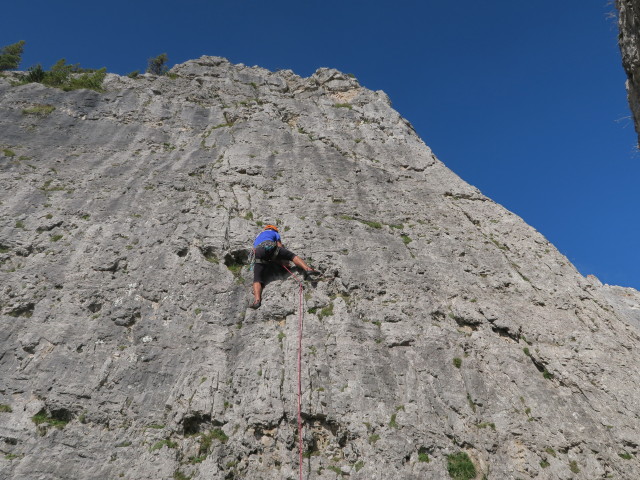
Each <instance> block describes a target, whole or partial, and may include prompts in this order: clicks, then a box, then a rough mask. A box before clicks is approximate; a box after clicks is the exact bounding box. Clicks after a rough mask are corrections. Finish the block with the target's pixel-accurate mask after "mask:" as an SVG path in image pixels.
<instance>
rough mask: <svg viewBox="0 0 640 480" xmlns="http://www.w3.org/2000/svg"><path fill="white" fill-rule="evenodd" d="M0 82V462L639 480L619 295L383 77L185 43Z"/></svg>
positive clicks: (12, 467)
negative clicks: (139, 65) (127, 72)
mask: <svg viewBox="0 0 640 480" xmlns="http://www.w3.org/2000/svg"><path fill="white" fill-rule="evenodd" d="M11 80H12V79H11V78H0V152H1V153H0V322H1V328H0V452H2V454H3V455H2V456H0V478H2V479H4V478H10V479H12V480H34V479H38V480H59V479H108V480H112V479H121V478H122V479H125V480H134V479H135V480H141V479H149V480H151V479H153V480H157V479H172V478H173V479H184V478H190V479H192V480H205V479H206V480H210V479H216V480H217V479H221V480H222V479H225V480H230V479H240V478H246V479H270V480H282V479H293V478H297V472H298V454H297V444H296V428H297V422H296V416H297V412H296V405H297V398H296V387H297V376H296V352H297V341H296V340H297V306H298V300H299V299H298V297H297V290H298V289H297V284H296V283H295V282H294V281H293V280H291V278H289V276H288V275H287V274H286V272H284V271H283V270H282V269H275V270H274V271H273V272H272V277H271V278H270V280H269V283H268V284H267V286H266V290H265V296H264V302H263V306H262V307H261V308H260V309H259V310H257V311H254V310H250V309H247V301H248V300H249V288H250V283H251V273H250V272H248V271H247V270H246V269H243V268H241V267H242V263H243V261H244V260H245V259H246V256H247V252H248V248H249V246H250V244H251V241H252V240H253V238H254V236H255V235H256V234H257V233H258V232H259V231H260V227H261V225H262V224H263V223H274V222H275V223H277V224H278V225H280V227H281V231H282V234H283V237H284V241H285V243H286V245H287V246H288V247H289V248H291V250H293V251H294V252H296V253H298V254H300V255H302V256H304V257H305V258H307V259H308V260H309V261H310V263H311V264H312V265H314V266H317V267H318V268H320V269H322V270H323V271H324V272H325V274H324V276H323V277H322V278H321V279H319V280H318V281H316V282H309V283H308V284H307V285H306V288H305V294H304V298H303V301H304V309H303V311H304V315H305V318H304V333H305V336H304V342H303V355H302V365H303V375H302V378H303V398H302V414H303V418H304V442H305V443H304V444H305V453H306V455H305V463H304V471H305V479H314V480H315V479H325V480H335V479H336V478H346V477H347V476H348V478H351V479H354V480H358V479H359V480H365V479H366V480H371V479H383V478H384V479H403V480H411V479H414V480H419V479H425V478H434V479H442V478H447V477H448V473H447V472H448V470H449V465H450V463H451V462H452V461H453V460H452V459H456V458H457V459H459V458H461V457H462V454H465V455H466V456H467V457H468V459H469V460H468V462H473V464H474V468H475V469H476V471H477V472H478V478H482V477H483V475H484V476H486V477H487V478H491V479H493V478H495V479H506V478H521V479H525V478H553V479H570V478H571V479H573V478H585V479H587V478H589V479H592V478H607V477H609V478H621V479H637V478H640V461H639V460H638V455H639V454H640V451H639V446H638V431H640V418H639V415H638V391H640V377H639V375H638V372H639V371H640V355H639V354H638V352H639V351H640V336H639V335H638V330H637V325H638V322H639V321H640V319H638V313H637V312H639V311H640V309H639V304H640V302H639V301H638V297H637V296H636V294H637V292H635V291H632V290H630V289H629V290H619V289H605V288H604V287H603V286H602V285H601V284H599V282H598V281H597V279H594V278H584V277H582V276H581V275H580V273H579V272H578V271H576V269H575V268H574V267H573V266H572V265H571V264H570V262H569V261H568V260H567V259H566V258H565V257H564V256H563V255H562V254H561V253H560V252H558V251H557V250H556V249H555V248H554V247H553V245H551V244H550V243H549V242H548V241H547V240H546V239H545V238H544V237H542V235H540V234H539V233H538V232H536V231H535V230H534V229H533V228H531V227H530V226H528V225H527V224H525V223H524V222H523V221H522V219H520V218H518V217H517V216H516V215H514V214H513V213H511V212H508V211H507V210H505V209H504V208H502V207H501V206H500V205H497V204H496V203H495V202H493V201H491V200H490V199H489V198H487V197H485V196H484V195H482V194H481V193H480V192H479V191H478V190H477V189H475V188H473V187H472V186H470V185H468V184H466V183H464V182H463V181H462V180H461V179H460V178H459V177H457V176H456V175H455V174H454V173H453V172H451V171H450V170H448V169H447V168H446V167H445V166H444V165H443V164H442V163H441V162H440V161H439V160H437V159H436V158H435V157H434V155H433V153H432V152H431V151H430V149H429V148H428V147H427V146H426V145H425V144H424V143H423V142H422V141H421V140H420V139H419V138H418V137H417V135H416V134H415V132H414V131H413V129H412V128H411V125H410V124H409V123H408V122H407V121H406V120H404V119H403V118H402V117H401V116H400V115H399V114H398V113H397V112H396V111H394V110H393V109H392V108H391V106H390V102H389V99H388V98H387V96H386V95H385V94H384V93H383V92H372V91H370V90H367V89H365V88H362V87H361V86H360V85H359V84H358V82H357V81H356V80H355V79H353V78H351V77H350V76H348V75H344V74H342V73H340V72H338V71H335V70H329V69H320V70H318V71H317V72H316V73H315V74H314V75H312V76H311V77H310V78H301V77H299V76H297V75H295V74H294V73H293V72H290V71H279V72H269V71H267V70H265V69H261V68H258V67H252V68H249V67H245V66H243V65H232V64H231V63H229V62H228V61H226V60H225V59H222V58H218V57H203V58H200V59H198V60H193V61H189V62H186V63H184V64H182V65H177V66H176V67H174V68H173V69H172V71H171V74H170V75H169V76H163V77H156V76H152V75H144V76H141V77H140V78H137V79H131V78H127V77H119V76H117V75H109V76H108V77H107V79H106V81H105V90H106V91H105V92H102V93H98V92H93V91H86V90H80V91H73V92H64V91H61V90H57V89H53V88H47V87H44V86H42V85H39V84H29V85H15V84H13V83H12V81H11Z"/></svg>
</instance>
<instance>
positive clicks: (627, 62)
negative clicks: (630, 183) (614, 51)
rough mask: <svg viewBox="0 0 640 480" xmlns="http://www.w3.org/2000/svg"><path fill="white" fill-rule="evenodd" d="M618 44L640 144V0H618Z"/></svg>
mask: <svg viewBox="0 0 640 480" xmlns="http://www.w3.org/2000/svg"><path fill="white" fill-rule="evenodd" d="M616 7H617V8H618V28H619V35H618V44H619V45H620V52H621V53H622V65H623V66H624V70H625V72H626V73H627V78H628V80H627V96H628V99H629V106H630V107H631V112H632V114H633V120H634V122H635V126H636V133H637V134H638V145H640V0H616Z"/></svg>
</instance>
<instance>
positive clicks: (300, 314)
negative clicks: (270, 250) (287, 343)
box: [282, 265, 304, 480]
mask: <svg viewBox="0 0 640 480" xmlns="http://www.w3.org/2000/svg"><path fill="white" fill-rule="evenodd" d="M282 266H283V267H284V269H285V270H286V271H287V272H289V273H290V274H291V276H292V277H293V278H294V279H295V280H296V281H297V282H298V285H300V288H299V289H298V297H299V301H298V465H299V472H300V480H302V292H303V290H304V287H303V285H302V281H301V280H300V279H299V278H298V277H297V276H295V275H294V273H293V272H292V271H291V270H289V269H288V268H287V267H286V266H285V265H282Z"/></svg>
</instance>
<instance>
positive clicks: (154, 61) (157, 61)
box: [147, 53, 169, 75]
mask: <svg viewBox="0 0 640 480" xmlns="http://www.w3.org/2000/svg"><path fill="white" fill-rule="evenodd" d="M168 60H169V57H167V54H166V53H161V54H160V55H158V56H157V57H154V58H150V59H149V63H148V64H147V73H153V74H155V75H164V74H165V73H167V72H168V71H169V67H167V61H168Z"/></svg>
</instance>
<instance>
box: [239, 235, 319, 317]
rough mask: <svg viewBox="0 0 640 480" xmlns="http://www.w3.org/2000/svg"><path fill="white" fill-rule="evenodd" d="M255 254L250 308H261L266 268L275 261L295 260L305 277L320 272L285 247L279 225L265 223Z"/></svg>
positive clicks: (257, 239)
mask: <svg viewBox="0 0 640 480" xmlns="http://www.w3.org/2000/svg"><path fill="white" fill-rule="evenodd" d="M253 255H254V265H253V302H252V303H251V304H250V305H249V307H250V308H254V309H255V308H259V307H260V305H261V304H262V289H263V287H264V275H265V270H266V267H267V266H268V265H269V264H272V263H273V262H276V261H282V260H283V261H286V262H293V263H294V265H295V266H296V267H299V268H301V269H302V270H303V271H304V276H305V279H306V278H309V277H310V276H313V275H319V274H320V272H318V271H317V270H314V269H313V268H311V267H310V266H309V265H307V264H306V263H305V262H304V260H302V259H301V258H300V257H298V256H297V255H295V254H294V253H293V252H291V251H289V250H287V249H286V248H284V245H282V239H281V238H280V233H278V227H276V226H275V225H265V227H264V230H263V231H262V232H260V234H258V236H257V237H256V239H255V241H254V242H253Z"/></svg>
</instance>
